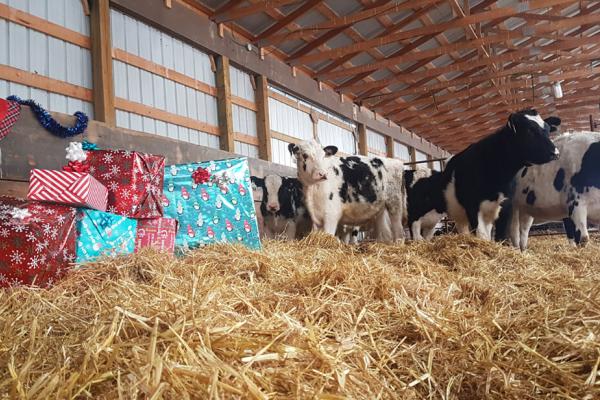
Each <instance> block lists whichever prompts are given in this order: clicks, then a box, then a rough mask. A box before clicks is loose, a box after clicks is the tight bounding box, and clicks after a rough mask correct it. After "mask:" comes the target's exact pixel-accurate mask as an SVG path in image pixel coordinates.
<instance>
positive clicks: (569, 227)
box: [563, 218, 575, 240]
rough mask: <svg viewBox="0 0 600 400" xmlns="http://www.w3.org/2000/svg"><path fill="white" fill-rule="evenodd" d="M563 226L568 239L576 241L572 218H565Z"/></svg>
mask: <svg viewBox="0 0 600 400" xmlns="http://www.w3.org/2000/svg"><path fill="white" fill-rule="evenodd" d="M563 225H564V227H565V233H566V234H567V238H568V239H569V240H574V239H575V223H574V222H573V220H572V219H571V218H564V219H563Z"/></svg>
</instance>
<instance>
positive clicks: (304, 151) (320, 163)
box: [288, 140, 337, 185]
mask: <svg viewBox="0 0 600 400" xmlns="http://www.w3.org/2000/svg"><path fill="white" fill-rule="evenodd" d="M288 149H289V151H290V153H291V154H292V156H294V157H295V158H296V165H297V167H298V179H300V181H301V182H302V183H303V184H305V185H311V184H315V183H317V182H321V181H324V180H326V179H327V178H328V170H329V167H330V165H331V156H333V155H335V154H336V153H337V147H335V146H327V147H325V148H322V147H321V145H320V144H318V143H317V142H316V141H314V140H311V141H309V142H301V143H299V144H293V143H290V145H289V146H288Z"/></svg>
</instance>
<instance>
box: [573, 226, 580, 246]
mask: <svg viewBox="0 0 600 400" xmlns="http://www.w3.org/2000/svg"><path fill="white" fill-rule="evenodd" d="M574 236H575V243H576V244H580V243H581V230H580V229H575V235H574Z"/></svg>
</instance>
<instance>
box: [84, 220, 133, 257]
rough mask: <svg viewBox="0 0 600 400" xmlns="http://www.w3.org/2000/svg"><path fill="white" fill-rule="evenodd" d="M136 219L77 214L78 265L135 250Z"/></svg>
mask: <svg viewBox="0 0 600 400" xmlns="http://www.w3.org/2000/svg"><path fill="white" fill-rule="evenodd" d="M136 230H137V220H135V219H131V218H127V217H123V216H120V215H116V214H111V213H107V212H102V211H97V210H87V209H79V212H78V213H77V232H78V233H79V237H78V238H77V263H84V262H89V261H94V260H95V259H97V258H98V257H101V256H111V257H114V256H117V255H122V254H131V253H133V252H134V250H135V239H136Z"/></svg>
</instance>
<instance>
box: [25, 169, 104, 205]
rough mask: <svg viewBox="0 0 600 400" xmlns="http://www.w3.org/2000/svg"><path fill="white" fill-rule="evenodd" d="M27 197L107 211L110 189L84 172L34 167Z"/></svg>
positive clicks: (30, 176) (30, 175)
mask: <svg viewBox="0 0 600 400" xmlns="http://www.w3.org/2000/svg"><path fill="white" fill-rule="evenodd" d="M27 198H28V199H29V200H37V201H47V202H53V203H63V204H69V205H73V206H78V207H88V208H93V209H96V210H100V211H106V203H107V201H108V190H107V189H106V186H104V185H103V184H101V183H100V182H98V181H97V180H96V179H94V177H92V176H91V175H90V174H86V173H83V172H67V171H52V170H47V169H32V170H31V172H30V174H29V193H28V194H27Z"/></svg>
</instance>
